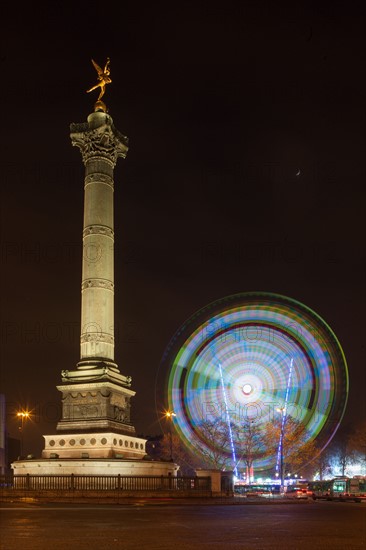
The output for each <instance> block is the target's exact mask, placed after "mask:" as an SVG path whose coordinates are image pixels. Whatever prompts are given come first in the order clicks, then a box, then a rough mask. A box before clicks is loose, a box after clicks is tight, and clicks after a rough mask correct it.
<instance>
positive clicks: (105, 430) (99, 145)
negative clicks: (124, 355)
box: [12, 92, 178, 475]
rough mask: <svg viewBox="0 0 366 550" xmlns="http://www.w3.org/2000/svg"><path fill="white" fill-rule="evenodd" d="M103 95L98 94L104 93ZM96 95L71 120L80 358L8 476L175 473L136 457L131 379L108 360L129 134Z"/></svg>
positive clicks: (141, 447)
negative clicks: (79, 247) (119, 188)
mask: <svg viewBox="0 0 366 550" xmlns="http://www.w3.org/2000/svg"><path fill="white" fill-rule="evenodd" d="M103 93H104V92H103ZM101 95H103V94H102V93H101V94H100V96H99V100H98V101H97V103H96V104H95V111H94V112H93V113H91V114H90V115H89V116H88V118H87V122H85V123H81V124H71V127H70V130H71V141H72V144H73V145H75V146H77V147H78V148H79V149H80V151H81V155H82V159H83V163H84V165H85V181H84V224H83V259H82V283H81V338H80V352H81V355H80V361H79V363H78V364H77V365H76V368H75V369H74V370H64V371H62V373H61V374H62V384H61V385H60V386H57V389H58V390H59V391H60V392H61V393H62V418H61V420H60V422H58V424H57V428H56V431H57V433H56V434H53V435H45V436H44V438H45V448H44V450H43V452H42V458H41V459H31V460H18V461H16V462H14V463H13V464H12V468H13V470H14V474H15V475H24V474H32V475H35V474H38V475H40V474H58V475H60V474H93V475H106V474H108V475H113V474H120V475H168V474H170V475H176V472H177V470H178V466H177V465H176V464H174V463H173V462H172V461H171V462H163V461H149V460H146V459H145V460H142V459H143V458H144V457H145V456H146V449H145V445H146V440H145V439H142V438H140V437H136V435H135V428H134V427H133V426H132V424H131V422H130V399H131V397H133V396H134V395H135V392H134V391H133V390H132V389H131V377H130V376H125V375H123V374H121V373H120V371H119V368H118V366H117V364H116V363H115V360H114V346H115V339H114V210H113V194H114V176H113V173H114V167H115V165H116V162H117V160H118V157H122V158H125V157H126V154H127V151H128V139H127V138H126V137H125V136H124V135H122V134H121V133H120V132H119V131H118V130H117V129H116V128H115V126H114V124H113V120H112V118H111V117H110V116H109V114H107V112H106V111H107V109H106V107H105V104H104V103H103V102H102V101H100V97H101Z"/></svg>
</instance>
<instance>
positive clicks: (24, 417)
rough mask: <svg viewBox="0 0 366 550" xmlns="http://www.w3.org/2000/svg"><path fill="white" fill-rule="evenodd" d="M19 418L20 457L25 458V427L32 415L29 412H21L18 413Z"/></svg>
mask: <svg viewBox="0 0 366 550" xmlns="http://www.w3.org/2000/svg"><path fill="white" fill-rule="evenodd" d="M17 417H18V418H19V419H20V426H19V431H20V456H23V426H24V422H25V420H28V418H30V413H29V412H28V411H19V412H17Z"/></svg>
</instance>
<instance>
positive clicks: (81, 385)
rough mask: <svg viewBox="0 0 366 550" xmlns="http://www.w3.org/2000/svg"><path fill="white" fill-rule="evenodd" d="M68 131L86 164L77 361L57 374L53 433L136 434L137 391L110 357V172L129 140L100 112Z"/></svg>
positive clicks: (111, 356) (111, 270) (112, 230)
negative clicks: (133, 406)
mask: <svg viewBox="0 0 366 550" xmlns="http://www.w3.org/2000/svg"><path fill="white" fill-rule="evenodd" d="M70 130H71V141H72V144H73V145H75V146H77V147H78V148H79V149H80V152H81V155H82V159H83V163H84V165H85V180H84V224H83V260H82V282H81V336H80V361H79V362H78V364H77V365H76V368H75V369H74V370H64V371H62V373H61V375H62V385H60V386H58V389H59V390H60V391H61V392H62V418H61V420H60V422H59V423H58V424H57V430H58V431H59V432H63V433H75V432H79V433H80V432H82V431H83V432H85V431H87V430H91V431H93V432H95V433H96V432H97V431H99V432H107V431H108V432H110V433H124V434H134V433H135V428H134V427H133V426H132V425H131V422H130V398H131V397H133V396H134V395H135V392H134V391H132V390H131V389H130V386H131V377H130V376H125V375H123V374H121V373H120V371H119V369H118V366H117V364H116V363H115V358H114V343H115V342H114V221H113V220H114V212H113V210H114V209H113V194H114V180H113V172H114V167H115V165H116V162H117V160H118V157H122V158H125V157H126V154H127V151H128V139H127V138H126V137H125V136H123V135H122V134H121V133H120V132H118V130H117V129H116V128H115V127H114V125H113V121H112V118H111V117H110V116H109V115H108V114H107V113H106V112H102V111H98V110H97V111H95V112H94V113H92V114H90V115H89V116H88V119H87V122H85V123H82V124H71V127H70ZM113 440H114V438H113ZM118 441H119V440H118ZM131 441H132V440H131ZM137 444H138V445H140V444H141V442H137ZM134 445H135V443H134ZM134 449H135V447H134ZM75 451H76V448H75ZM130 452H132V451H130ZM134 452H136V450H134Z"/></svg>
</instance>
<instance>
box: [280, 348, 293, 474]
mask: <svg viewBox="0 0 366 550" xmlns="http://www.w3.org/2000/svg"><path fill="white" fill-rule="evenodd" d="M293 364H294V359H293V358H291V362H290V369H289V373H288V379H287V387H286V394H285V404H284V406H283V408H282V420H281V433H280V442H279V444H278V450H277V464H276V472H278V470H279V464H280V463H281V469H282V461H283V437H284V432H285V423H286V416H287V403H288V395H289V393H290V385H291V377H292V367H293ZM281 476H283V472H281Z"/></svg>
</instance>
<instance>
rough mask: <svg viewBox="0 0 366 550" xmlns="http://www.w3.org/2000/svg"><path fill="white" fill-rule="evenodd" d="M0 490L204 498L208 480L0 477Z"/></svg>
mask: <svg viewBox="0 0 366 550" xmlns="http://www.w3.org/2000/svg"><path fill="white" fill-rule="evenodd" d="M0 487H1V489H3V490H6V491H7V492H8V491H12V490H13V491H18V490H22V491H41V492H42V491H58V492H59V491H61V492H70V491H72V492H73V491H75V492H78V491H83V492H84V491H113V492H119V493H128V494H131V493H136V494H138V493H140V492H149V493H161V492H166V491H168V492H173V493H174V492H175V493H180V492H181V493H182V492H184V493H185V494H190V493H191V494H192V496H193V494H207V493H209V492H210V490H211V478H210V477H175V476H122V475H106V476H98V475H75V474H70V475H30V474H26V475H16V476H0Z"/></svg>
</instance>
